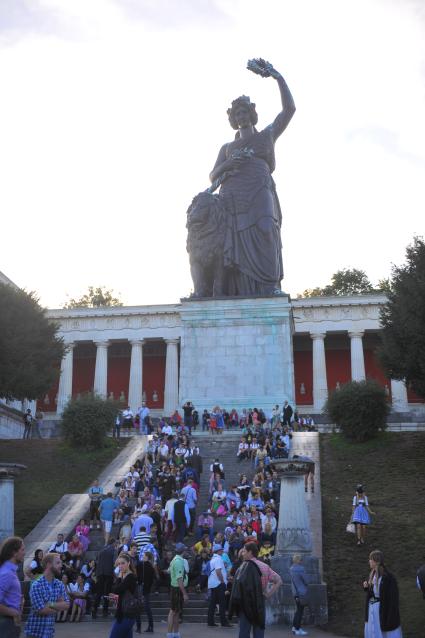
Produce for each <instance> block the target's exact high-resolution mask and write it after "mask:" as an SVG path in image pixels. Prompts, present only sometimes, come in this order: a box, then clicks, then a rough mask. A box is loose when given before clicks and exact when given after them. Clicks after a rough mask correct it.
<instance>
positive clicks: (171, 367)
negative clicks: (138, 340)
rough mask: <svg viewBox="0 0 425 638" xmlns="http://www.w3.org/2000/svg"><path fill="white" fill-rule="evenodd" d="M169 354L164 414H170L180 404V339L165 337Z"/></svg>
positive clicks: (166, 370)
mask: <svg viewBox="0 0 425 638" xmlns="http://www.w3.org/2000/svg"><path fill="white" fill-rule="evenodd" d="M165 343H166V344H167V354H166V360H165V389H164V414H165V415H166V416H169V415H170V414H172V413H173V412H174V410H177V408H178V405H179V356H178V349H177V347H178V343H179V340H178V339H165Z"/></svg>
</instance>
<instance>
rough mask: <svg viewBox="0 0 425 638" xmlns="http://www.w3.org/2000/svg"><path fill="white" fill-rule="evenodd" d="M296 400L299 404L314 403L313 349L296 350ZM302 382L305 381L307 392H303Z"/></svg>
mask: <svg viewBox="0 0 425 638" xmlns="http://www.w3.org/2000/svg"><path fill="white" fill-rule="evenodd" d="M294 374H295V402H296V404H297V405H311V404H312V403H313V352H312V350H295V352H294ZM301 383H304V386H305V394H301V392H300V387H301Z"/></svg>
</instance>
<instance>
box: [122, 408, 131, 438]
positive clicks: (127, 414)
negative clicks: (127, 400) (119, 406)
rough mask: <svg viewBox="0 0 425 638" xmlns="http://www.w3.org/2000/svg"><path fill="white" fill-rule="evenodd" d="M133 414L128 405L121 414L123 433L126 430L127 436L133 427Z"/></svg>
mask: <svg viewBox="0 0 425 638" xmlns="http://www.w3.org/2000/svg"><path fill="white" fill-rule="evenodd" d="M133 416H134V415H133V412H132V410H130V406H129V405H128V406H127V407H126V409H125V410H123V413H122V427H123V430H124V432H125V430H127V436H128V435H129V434H130V428H132V427H133Z"/></svg>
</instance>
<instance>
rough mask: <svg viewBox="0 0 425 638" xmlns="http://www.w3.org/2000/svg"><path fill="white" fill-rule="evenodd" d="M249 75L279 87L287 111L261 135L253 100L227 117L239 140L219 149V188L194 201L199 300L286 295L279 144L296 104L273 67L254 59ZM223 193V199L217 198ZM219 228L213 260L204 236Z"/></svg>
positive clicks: (192, 244)
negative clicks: (275, 174) (282, 284)
mask: <svg viewBox="0 0 425 638" xmlns="http://www.w3.org/2000/svg"><path fill="white" fill-rule="evenodd" d="M248 69H249V70H251V71H253V72H254V73H258V74H259V75H261V76H262V77H272V78H274V79H275V80H276V81H277V83H278V86H279V90H280V95H281V100H282V110H281V112H280V113H279V114H278V116H277V117H276V119H275V120H274V122H273V123H272V124H270V125H269V126H267V127H266V128H265V129H263V130H262V131H257V129H256V128H255V125H256V123H257V121H258V116H257V112H256V110H255V104H254V103H253V102H251V100H250V98H249V97H247V96H245V95H242V96H241V97H239V98H237V99H236V100H234V101H233V102H232V106H231V108H229V109H228V111H227V114H228V117H229V122H230V125H231V126H232V128H234V129H236V131H237V133H236V136H235V139H234V141H232V142H229V143H228V144H224V146H222V148H221V149H220V152H219V154H218V158H217V161H216V163H215V166H214V168H213V170H212V172H211V174H210V179H211V182H212V186H211V187H210V188H209V189H207V191H206V192H205V193H201V194H200V195H198V196H197V197H195V199H194V200H193V202H192V205H191V206H190V208H189V210H188V223H187V227H188V229H189V237H188V246H187V248H188V251H189V253H190V262H191V272H192V278H193V280H194V286H195V290H194V295H193V296H194V297H209V296H251V295H254V296H268V295H273V294H280V291H281V290H280V282H281V280H282V278H283V266H282V242H281V237H280V229H281V223H282V214H281V210H280V205H279V200H278V197H277V193H276V187H275V183H274V181H273V178H272V173H273V171H274V169H275V155H274V143H275V141H276V139H277V138H278V137H279V135H281V134H282V133H283V131H284V130H285V128H286V127H287V125H288V123H289V121H290V120H291V118H292V116H293V114H294V112H295V104H294V100H293V98H292V95H291V92H290V90H289V88H288V86H287V84H286V82H285V80H284V79H283V77H282V76H281V75H280V73H279V72H278V71H276V69H274V68H273V66H272V65H271V64H270V63H269V62H266V61H265V60H263V59H261V58H259V59H254V60H250V61H249V62H248ZM219 186H220V192H219V195H218V196H217V195H213V192H214V190H216V189H217V188H218V187H219ZM201 218H202V219H203V220H204V222H203V223H202V222H201ZM207 220H210V221H207ZM217 220H218V221H217ZM223 220H224V221H223ZM196 221H197V223H198V225H196ZM220 222H221V223H220ZM203 224H205V226H204V225H203ZM215 224H217V225H218V227H217V233H218V239H219V242H220V243H221V249H222V252H221V251H219V253H217V251H216V248H217V246H216V243H215V249H214V250H215V256H214V257H213V259H211V257H212V252H213V251H212V250H210V246H209V240H208V239H207V237H209V239H210V240H211V233H210V232H207V233H204V235H205V236H203V230H204V231H205V230H207V229H208V230H209V231H211V229H212V228H214V225H215ZM221 224H223V225H221ZM191 231H192V232H191ZM192 251H193V256H192ZM195 253H196V256H195ZM203 253H204V254H205V260H203V259H202V254H203Z"/></svg>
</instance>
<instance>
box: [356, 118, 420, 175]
mask: <svg viewBox="0 0 425 638" xmlns="http://www.w3.org/2000/svg"><path fill="white" fill-rule="evenodd" d="M358 138H362V139H365V140H367V141H369V142H372V143H373V144H376V145H377V146H380V147H382V148H383V149H384V150H385V151H386V152H387V153H389V154H391V155H395V156H396V157H398V158H400V159H403V160H406V161H408V162H412V163H413V164H418V165H420V166H425V157H424V156H420V155H417V154H415V153H412V152H411V151H409V150H408V149H406V148H404V147H403V146H402V144H401V143H400V136H399V134H398V133H396V132H395V131H391V130H390V129H386V128H383V127H380V126H368V127H364V128H358V129H351V130H350V131H349V132H348V134H347V139H348V141H351V140H355V139H358Z"/></svg>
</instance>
